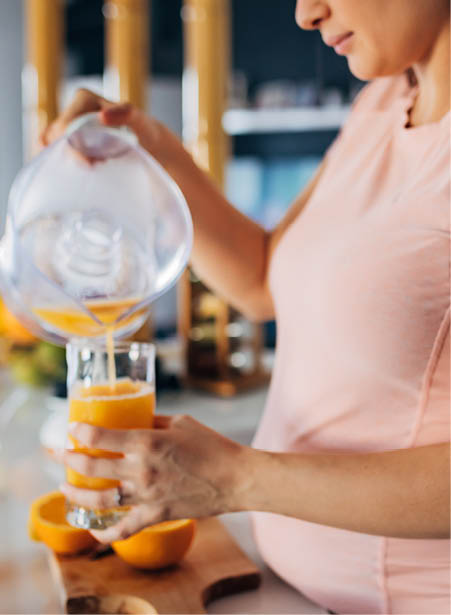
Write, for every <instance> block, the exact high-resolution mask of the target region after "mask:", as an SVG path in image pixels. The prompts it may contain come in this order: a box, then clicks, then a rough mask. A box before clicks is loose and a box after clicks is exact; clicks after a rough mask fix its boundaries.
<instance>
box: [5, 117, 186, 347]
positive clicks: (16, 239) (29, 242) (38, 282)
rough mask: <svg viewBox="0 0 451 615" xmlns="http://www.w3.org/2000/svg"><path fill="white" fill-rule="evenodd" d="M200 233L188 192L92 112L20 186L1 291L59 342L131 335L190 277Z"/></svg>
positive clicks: (11, 208)
mask: <svg viewBox="0 0 451 615" xmlns="http://www.w3.org/2000/svg"><path fill="white" fill-rule="evenodd" d="M192 235H193V232H192V222H191V217H190V214H189V210H188V207H187V205H186V202H185V199H184V197H183V195H182V193H181V191H180V190H179V188H178V187H177V185H176V184H175V183H174V181H173V180H172V179H171V178H170V177H169V175H168V174H167V173H166V172H165V171H164V169H163V168H162V167H161V166H160V165H159V164H158V163H157V162H156V161H155V160H154V159H153V158H152V157H151V156H150V155H149V154H148V153H147V152H146V151H145V150H144V149H143V148H142V147H140V146H139V144H138V143H137V139H136V136H135V135H134V133H132V132H131V131H129V130H128V129H125V128H110V127H106V126H104V125H103V124H101V123H100V121H99V119H98V114H96V113H91V114H87V115H84V116H82V117H81V118H78V119H77V120H75V122H73V124H72V125H71V126H70V127H69V129H68V131H67V133H66V134H65V135H64V136H63V137H62V138H60V139H59V140H57V141H56V142H55V143H54V144H52V145H51V146H50V147H48V148H46V149H45V150H44V151H43V152H42V153H40V154H39V155H38V156H36V157H35V158H34V159H33V160H32V161H31V162H30V163H29V164H28V165H27V166H25V167H24V169H23V170H22V171H21V172H20V173H19V175H18V176H17V178H16V180H15V181H14V184H13V186H12V189H11V193H10V198H9V204H8V214H7V220H6V229H5V234H4V236H3V238H2V239H1V241H0V292H1V293H2V295H3V296H4V298H5V300H6V302H7V303H8V304H9V306H10V308H11V309H12V310H13V311H14V312H15V313H16V315H17V316H18V317H19V319H20V320H22V322H23V323H24V325H25V326H26V327H28V328H29V329H30V330H32V331H33V332H34V333H36V334H37V335H38V336H39V337H42V338H46V339H48V340H49V341H52V342H55V343H59V344H65V343H66V342H67V340H69V339H71V338H74V337H91V338H96V337H100V336H102V337H103V336H104V335H105V328H106V327H108V328H109V329H113V330H114V335H115V337H122V336H125V335H130V334H131V333H132V332H134V331H136V330H137V329H138V328H139V327H140V326H141V324H142V323H143V322H144V320H145V318H146V316H147V311H148V308H149V305H150V303H151V302H152V301H154V300H155V299H156V298H157V297H159V296H160V295H161V294H162V293H164V292H165V291H166V290H168V288H169V287H170V286H171V285H173V284H174V283H175V282H176V280H177V278H178V277H179V275H180V274H181V273H182V271H183V269H184V267H185V266H186V264H187V261H188V258H189V254H190V251H191V246H192Z"/></svg>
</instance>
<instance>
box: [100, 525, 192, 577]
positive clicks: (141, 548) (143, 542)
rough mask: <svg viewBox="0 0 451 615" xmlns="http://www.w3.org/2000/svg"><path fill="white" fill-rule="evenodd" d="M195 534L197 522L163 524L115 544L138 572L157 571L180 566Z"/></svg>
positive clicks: (113, 544) (123, 557) (125, 559)
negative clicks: (177, 564)
mask: <svg viewBox="0 0 451 615" xmlns="http://www.w3.org/2000/svg"><path fill="white" fill-rule="evenodd" d="M195 532H196V521H195V520H194V519H179V520H177V521H164V522H163V523H157V524H156V525H152V526H150V527H147V528H145V529H144V530H141V531H140V532H138V533H137V534H135V535H134V536H131V537H130V538H126V539H125V540H118V541H116V542H113V543H112V545H111V546H112V547H113V549H114V551H115V552H116V553H117V555H118V556H119V557H120V558H122V559H123V560H124V561H126V562H127V563H128V564H130V565H131V566H134V567H135V568H141V569H145V570H158V569H160V568H166V567H167V566H171V565H173V564H176V563H178V562H179V561H180V560H181V559H183V557H184V556H185V554H186V553H187V551H188V549H189V548H190V546H191V543H192V541H193V538H194V535H195Z"/></svg>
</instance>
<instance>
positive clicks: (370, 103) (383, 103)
mask: <svg viewBox="0 0 451 615" xmlns="http://www.w3.org/2000/svg"><path fill="white" fill-rule="evenodd" d="M412 91H413V86H412V85H411V84H410V83H409V79H408V76H407V75H406V74H405V73H403V74H401V75H394V76H390V77H378V78H377V79H374V80H373V81H370V82H369V83H367V84H366V85H365V86H364V87H363V88H362V89H361V90H360V92H359V93H358V95H357V97H356V99H355V100H354V102H353V104H352V111H353V112H362V111H363V112H378V111H379V112H381V111H382V112H383V111H390V110H391V109H392V106H393V103H395V102H396V101H398V100H400V99H403V98H405V97H406V96H409V95H410V94H411V93H412Z"/></svg>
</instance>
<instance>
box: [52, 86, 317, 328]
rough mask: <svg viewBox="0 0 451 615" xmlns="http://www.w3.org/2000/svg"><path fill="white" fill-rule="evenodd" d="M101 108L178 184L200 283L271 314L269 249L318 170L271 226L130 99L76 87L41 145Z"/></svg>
mask: <svg viewBox="0 0 451 615" xmlns="http://www.w3.org/2000/svg"><path fill="white" fill-rule="evenodd" d="M92 111H100V112H101V119H102V121H103V122H104V123H105V124H107V125H109V126H117V125H124V124H125V125H128V126H129V127H130V128H132V130H134V132H135V133H136V134H137V136H138V139H139V141H140V144H141V145H142V146H143V147H144V148H145V149H146V150H147V151H148V152H150V153H151V154H152V155H153V156H154V157H155V158H156V159H157V160H158V161H159V162H160V164H161V165H162V166H163V167H164V168H165V169H166V170H167V172H168V173H169V174H170V175H171V177H172V178H173V179H174V181H175V182H176V183H177V184H178V185H179V187H180V189H181V190H182V192H183V194H184V196H185V198H186V200H187V202H188V206H189V208H190V211H191V215H192V218H193V223H194V247H193V253H192V264H193V266H194V268H195V270H196V272H197V273H198V275H199V276H200V277H201V278H202V280H203V281H205V283H206V284H207V285H208V286H209V287H211V288H212V289H213V290H215V291H216V292H217V293H218V294H219V295H221V296H222V297H224V298H225V299H226V300H227V301H228V302H229V303H231V304H232V305H234V306H235V307H236V308H237V309H239V310H240V311H242V312H243V313H244V314H246V315H247V316H249V317H250V318H252V319H254V320H268V319H271V318H273V317H274V308H273V304H272V298H271V294H270V292H269V288H268V266H269V261H270V257H271V254H272V251H273V249H274V247H275V245H276V243H277V242H278V240H279V239H280V237H281V235H282V234H283V232H284V230H285V229H286V227H287V225H288V224H289V223H291V221H292V220H293V219H294V218H295V217H296V215H298V214H299V212H300V211H301V210H302V208H303V207H304V205H305V204H306V202H307V201H308V199H309V197H310V195H311V193H312V192H313V189H314V187H315V185H316V183H317V181H318V177H319V173H317V175H316V176H315V178H314V179H313V180H312V181H311V182H310V184H309V185H308V186H307V188H306V189H305V190H304V191H303V193H302V194H301V195H300V196H299V197H298V199H297V200H296V201H295V203H294V204H293V206H292V208H291V209H290V211H289V213H288V214H287V216H286V217H285V219H284V220H283V221H282V223H281V224H280V225H279V226H278V227H277V228H276V229H275V230H274V231H272V232H266V231H265V230H264V229H263V228H262V227H261V226H259V225H258V224H256V223H255V222H253V221H252V220H250V219H249V218H247V217H246V216H245V215H243V214H242V213H240V212H239V211H238V210H237V209H235V208H234V207H233V205H231V204H230V203H229V202H228V201H227V200H226V199H225V198H224V196H223V195H222V194H221V192H220V191H219V190H218V189H217V188H216V186H215V185H214V184H213V182H212V181H211V180H210V179H209V177H208V176H207V174H206V173H204V172H203V171H202V170H201V169H200V168H199V167H198V166H197V165H196V164H195V162H194V160H193V159H192V157H191V155H190V154H189V153H188V152H187V151H186V150H185V148H184V147H183V145H182V143H181V142H180V140H179V139H178V138H177V136H176V135H175V134H173V133H172V132H171V131H170V130H169V129H168V128H166V127H165V126H164V125H162V124H160V123H159V122H157V121H156V120H155V119H153V118H150V117H148V116H147V115H146V114H145V113H143V112H142V111H140V110H138V109H136V108H135V107H133V106H131V105H129V104H115V103H111V102H110V101H107V100H105V99H104V98H102V97H100V96H98V95H96V94H94V93H92V92H89V91H88V90H79V91H78V92H77V94H76V96H75V98H74V100H73V101H72V103H71V104H70V105H69V107H67V109H65V111H64V112H63V113H62V115H61V116H60V117H59V118H58V119H57V120H56V121H55V122H54V123H53V124H51V125H50V126H49V128H48V129H47V130H46V131H45V132H44V134H43V135H42V142H43V144H44V145H46V144H48V143H50V142H52V141H53V140H54V139H56V138H58V137H59V136H61V134H63V133H64V131H65V130H66V128H67V126H68V124H69V123H70V122H71V121H72V120H74V119H75V118H76V117H78V116H80V115H82V114H83V113H87V112H92Z"/></svg>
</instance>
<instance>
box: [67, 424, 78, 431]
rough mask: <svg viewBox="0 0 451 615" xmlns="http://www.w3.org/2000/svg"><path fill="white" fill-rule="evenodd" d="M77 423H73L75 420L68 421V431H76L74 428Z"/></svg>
mask: <svg viewBox="0 0 451 615" xmlns="http://www.w3.org/2000/svg"><path fill="white" fill-rule="evenodd" d="M77 425H78V423H75V422H74V423H69V431H70V432H71V433H73V432H74V431H76V429H77Z"/></svg>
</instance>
